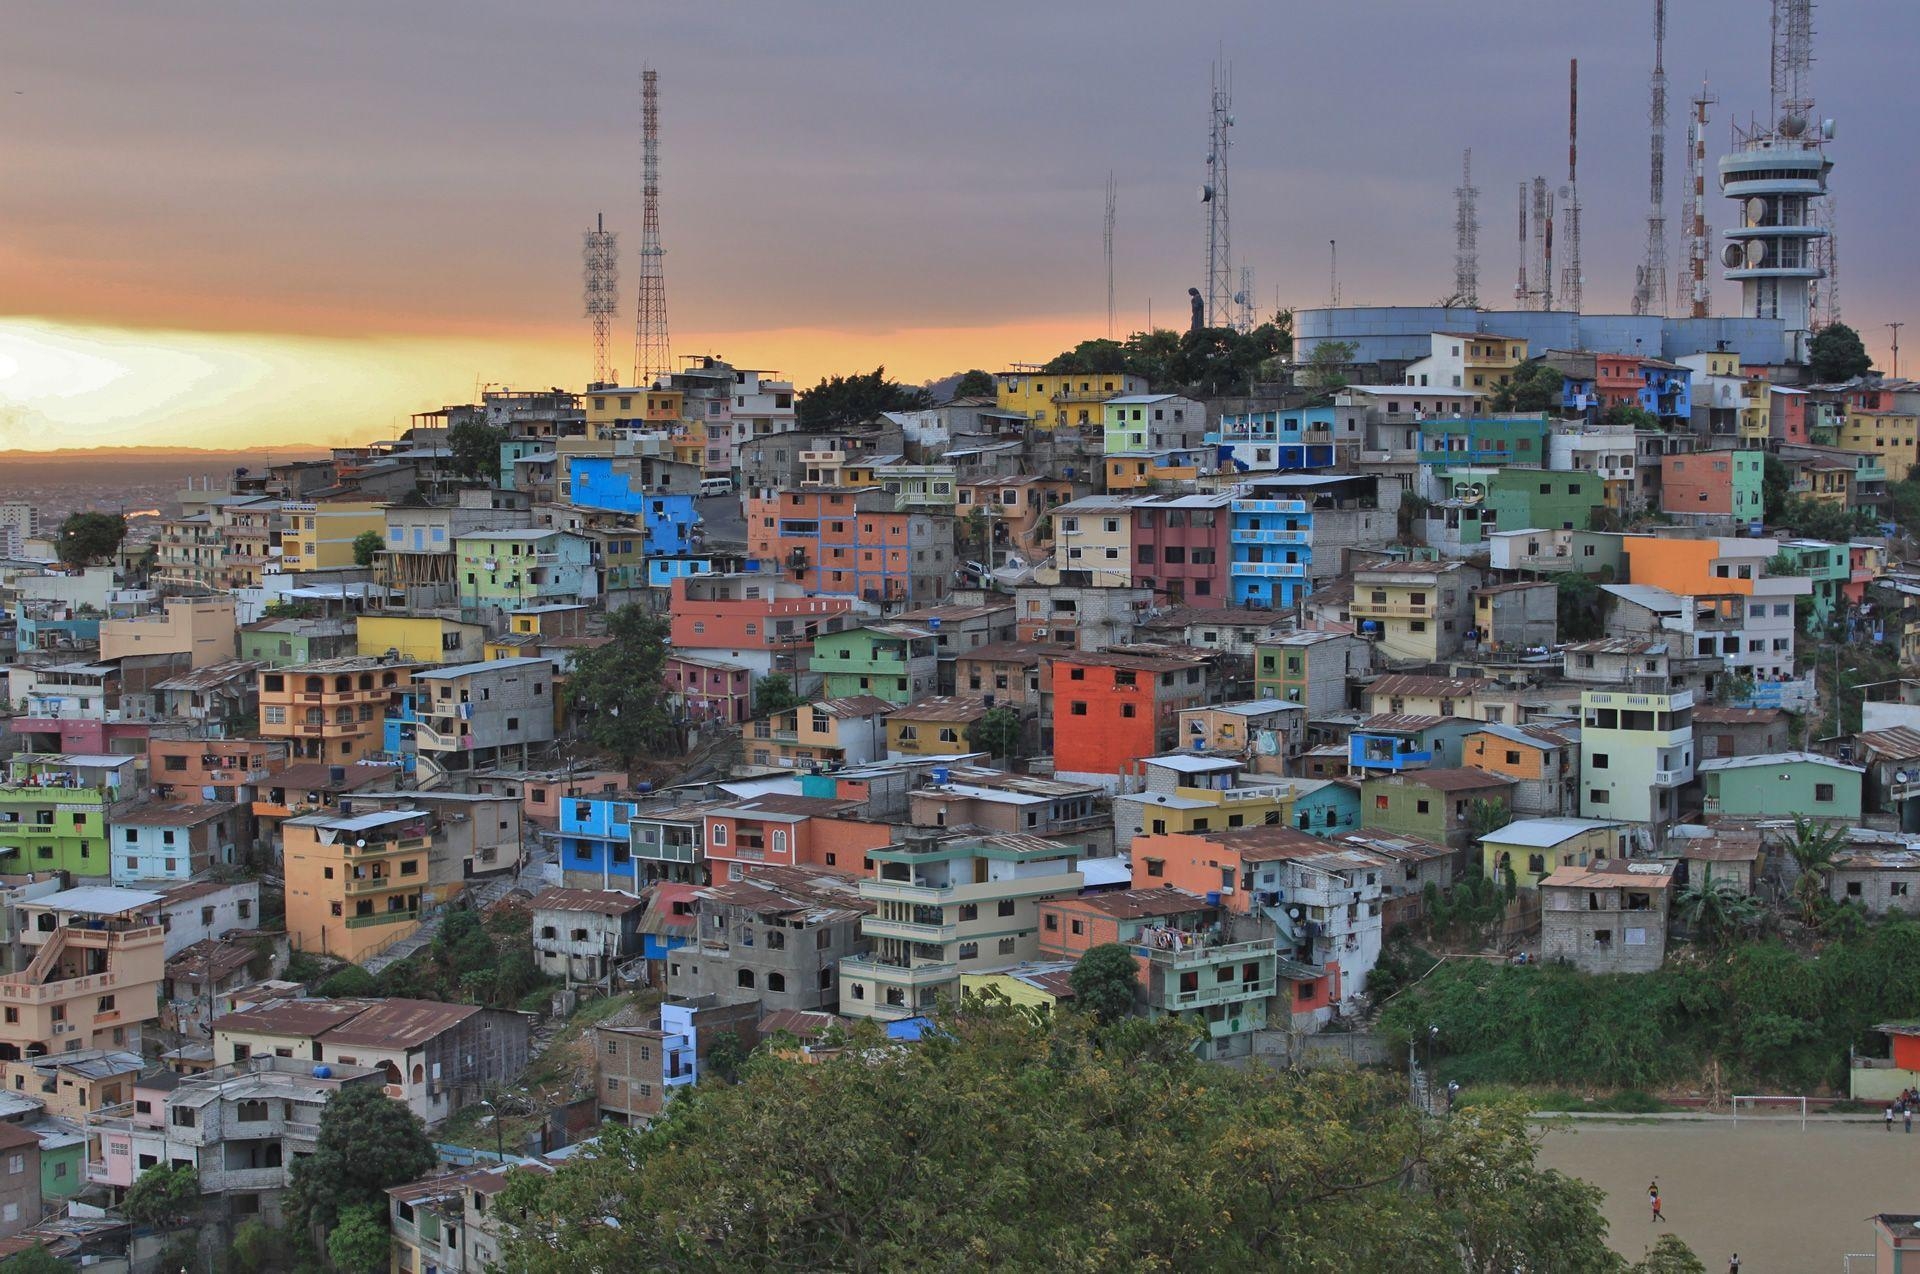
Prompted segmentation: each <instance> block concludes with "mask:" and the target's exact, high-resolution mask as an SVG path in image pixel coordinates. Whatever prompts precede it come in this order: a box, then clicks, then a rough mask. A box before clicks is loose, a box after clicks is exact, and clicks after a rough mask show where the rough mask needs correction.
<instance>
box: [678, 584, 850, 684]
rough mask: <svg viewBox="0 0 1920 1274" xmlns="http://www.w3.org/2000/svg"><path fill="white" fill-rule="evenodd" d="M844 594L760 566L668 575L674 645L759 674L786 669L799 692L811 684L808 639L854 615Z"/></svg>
mask: <svg viewBox="0 0 1920 1274" xmlns="http://www.w3.org/2000/svg"><path fill="white" fill-rule="evenodd" d="M853 606H854V603H853V601H852V599H851V598H847V597H816V596H814V595H813V594H812V593H810V592H809V591H808V589H807V588H806V586H805V585H802V584H797V583H794V582H792V581H791V580H785V579H782V578H780V577H779V576H777V575H770V574H767V573H764V572H761V571H745V572H740V573H731V574H715V575H692V576H686V577H683V578H681V579H677V580H675V581H673V585H672V597H671V600H670V601H669V602H668V605H667V609H668V611H669V613H670V614H671V616H672V621H673V628H672V640H673V648H674V649H675V650H676V651H681V652H685V653H688V654H693V655H699V656H703V657H708V658H714V659H723V660H725V661H727V662H728V663H732V664H738V665H740V666H742V667H744V668H748V669H750V670H751V671H752V673H753V675H754V676H755V677H756V678H758V677H764V676H767V675H768V674H770V673H775V672H779V673H785V674H786V675H787V676H788V677H789V679H791V680H792V681H793V683H794V685H795V687H796V688H798V689H801V690H802V691H803V692H804V691H805V690H806V689H807V688H808V687H810V686H811V685H812V684H813V683H812V680H811V675H810V674H809V673H808V672H807V668H806V665H807V659H808V656H809V655H810V654H811V652H812V649H813V643H814V641H815V640H816V639H817V638H819V637H820V636H822V635H823V634H826V633H833V632H838V631H840V630H841V629H843V628H846V627H848V626H850V625H852V624H855V623H858V622H859V617H858V616H857V615H856V614H855V613H854V610H853Z"/></svg>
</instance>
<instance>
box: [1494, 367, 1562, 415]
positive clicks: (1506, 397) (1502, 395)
mask: <svg viewBox="0 0 1920 1274" xmlns="http://www.w3.org/2000/svg"><path fill="white" fill-rule="evenodd" d="M1565 385H1566V378H1565V377H1564V376H1562V375H1561V373H1560V369H1559V368H1557V367H1555V366H1553V365H1552V364H1550V363H1547V362H1544V361H1542V360H1539V359H1535V360H1534V361H1532V362H1528V363H1522V364H1520V366H1518V367H1516V368H1514V370H1513V378H1512V379H1511V380H1509V381H1507V383H1506V384H1504V385H1496V386H1494V390H1493V409H1494V410H1495V411H1552V410H1554V409H1555V408H1557V407H1559V406H1560V401H1561V396H1562V393H1563V392H1564V389H1565Z"/></svg>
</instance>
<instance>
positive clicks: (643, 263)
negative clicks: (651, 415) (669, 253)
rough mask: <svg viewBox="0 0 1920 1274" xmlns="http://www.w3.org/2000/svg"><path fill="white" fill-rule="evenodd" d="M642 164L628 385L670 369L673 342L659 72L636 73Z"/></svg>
mask: <svg viewBox="0 0 1920 1274" xmlns="http://www.w3.org/2000/svg"><path fill="white" fill-rule="evenodd" d="M640 101H641V110H642V114H641V139H642V149H641V154H642V160H643V165H644V166H643V168H642V169H641V187H640V190H641V195H642V196H643V198H644V200H645V206H646V220H645V221H644V222H643V223H642V226H641V230H640V315H639V319H638V320H637V321H636V323H635V324H634V333H633V383H634V384H635V385H641V386H645V385H651V384H653V382H654V379H655V378H656V377H659V376H665V375H667V374H669V373H670V372H672V371H673V342H672V340H671V339H670V338H669V337H668V335H667V278H666V272H665V270H664V268H663V261H662V258H663V257H665V256H666V249H665V248H662V247H661V246H660V73H659V72H658V71H655V70H653V69H652V68H651V67H648V68H646V69H644V70H642V71H641V72H640Z"/></svg>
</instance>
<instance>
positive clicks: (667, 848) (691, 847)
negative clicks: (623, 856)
mask: <svg viewBox="0 0 1920 1274" xmlns="http://www.w3.org/2000/svg"><path fill="white" fill-rule="evenodd" d="M633 856H634V857H635V858H642V859H645V860H646V861H648V862H652V863H697V862H699V861H700V847H699V846H698V845H696V844H694V843H693V842H692V841H674V842H663V843H661V844H659V845H649V844H647V843H646V842H645V841H642V840H639V839H637V838H636V839H635V840H634V842H633Z"/></svg>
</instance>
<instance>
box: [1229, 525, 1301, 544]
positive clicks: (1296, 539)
mask: <svg viewBox="0 0 1920 1274" xmlns="http://www.w3.org/2000/svg"><path fill="white" fill-rule="evenodd" d="M1228 538H1229V539H1231V540H1232V541H1233V543H1235V544H1305V543H1307V542H1309V541H1310V540H1312V539H1313V532H1312V531H1307V530H1298V531H1277V530H1276V531H1269V530H1251V529H1247V530H1242V529H1240V528H1238V527H1236V528H1235V529H1234V530H1233V531H1231V532H1230V533H1229V536H1228Z"/></svg>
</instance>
